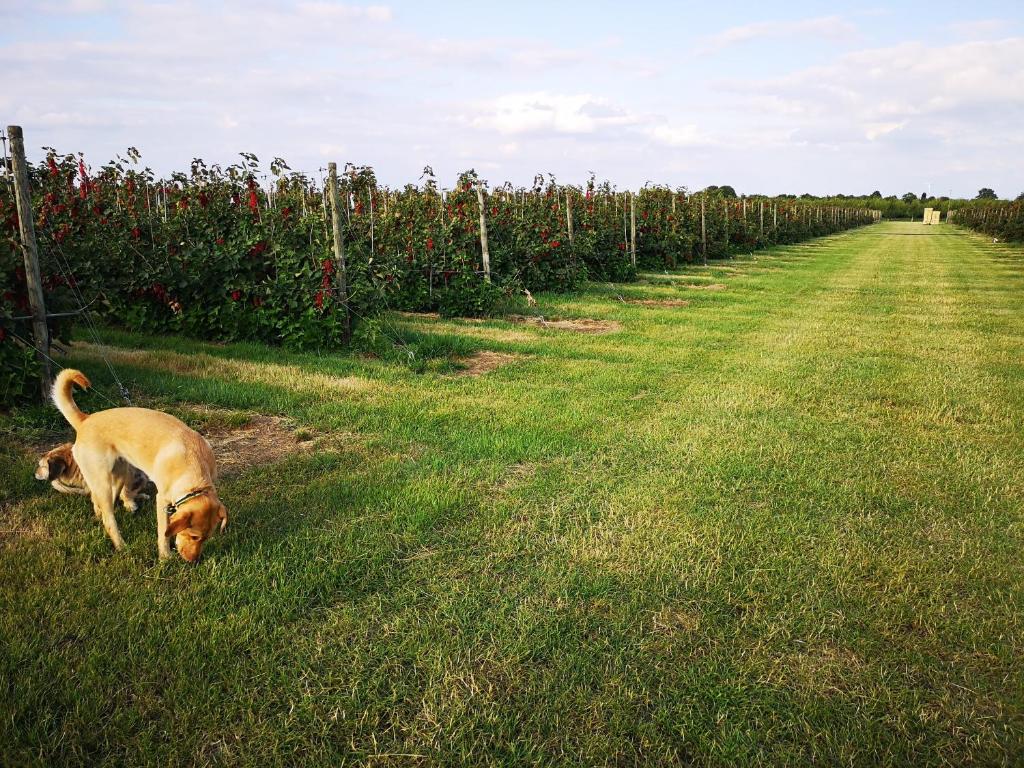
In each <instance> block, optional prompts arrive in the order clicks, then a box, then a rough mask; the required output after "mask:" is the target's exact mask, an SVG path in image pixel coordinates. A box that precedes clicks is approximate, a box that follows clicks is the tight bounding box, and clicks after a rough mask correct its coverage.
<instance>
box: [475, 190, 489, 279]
mask: <svg viewBox="0 0 1024 768" xmlns="http://www.w3.org/2000/svg"><path fill="white" fill-rule="evenodd" d="M476 200H477V202H478V203H479V204H480V251H481V253H482V254H483V260H484V280H485V281H486V282H488V283H489V282H491V252H490V251H489V250H487V216H486V214H485V213H484V190H483V185H482V184H481V183H480V182H477V184H476Z"/></svg>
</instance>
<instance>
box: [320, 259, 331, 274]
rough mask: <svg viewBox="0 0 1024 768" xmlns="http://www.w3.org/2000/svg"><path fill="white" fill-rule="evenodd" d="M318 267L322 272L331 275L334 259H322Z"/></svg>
mask: <svg viewBox="0 0 1024 768" xmlns="http://www.w3.org/2000/svg"><path fill="white" fill-rule="evenodd" d="M320 269H321V270H323V273H324V274H325V275H333V274H334V261H333V260H331V259H324V260H323V262H322V263H321V264H320Z"/></svg>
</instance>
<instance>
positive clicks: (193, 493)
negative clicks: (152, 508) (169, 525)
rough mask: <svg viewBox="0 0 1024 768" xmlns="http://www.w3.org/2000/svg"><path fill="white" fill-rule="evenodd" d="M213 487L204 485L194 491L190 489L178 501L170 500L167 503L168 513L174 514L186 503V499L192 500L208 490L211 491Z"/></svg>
mask: <svg viewBox="0 0 1024 768" xmlns="http://www.w3.org/2000/svg"><path fill="white" fill-rule="evenodd" d="M211 489H212V486H209V485H204V486H203V487H202V488H196V489H195V490H194V491H189V492H188V493H186V494H185V495H184V496H182V497H181V498H180V499H178V500H177V501H172V502H170V503H169V504H168V505H167V514H168V515H173V514H174V513H175V512H177V511H178V508H179V507H180V506H181V505H182V504H184V503H185V502H186V501H191V500H192V499H194V498H195V497H196V496H202V495H203V494H204V493H206V492H207V491H209V490H211Z"/></svg>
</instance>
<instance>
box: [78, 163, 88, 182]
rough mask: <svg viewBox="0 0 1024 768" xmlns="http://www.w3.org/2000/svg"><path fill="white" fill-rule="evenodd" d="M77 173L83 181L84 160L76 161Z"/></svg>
mask: <svg viewBox="0 0 1024 768" xmlns="http://www.w3.org/2000/svg"><path fill="white" fill-rule="evenodd" d="M78 173H79V175H80V176H81V177H82V178H83V179H85V177H86V176H85V160H79V161H78Z"/></svg>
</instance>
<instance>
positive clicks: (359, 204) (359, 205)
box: [356, 201, 363, 216]
mask: <svg viewBox="0 0 1024 768" xmlns="http://www.w3.org/2000/svg"><path fill="white" fill-rule="evenodd" d="M362 215H363V203H362V201H360V202H357V203H356V216H362Z"/></svg>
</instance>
